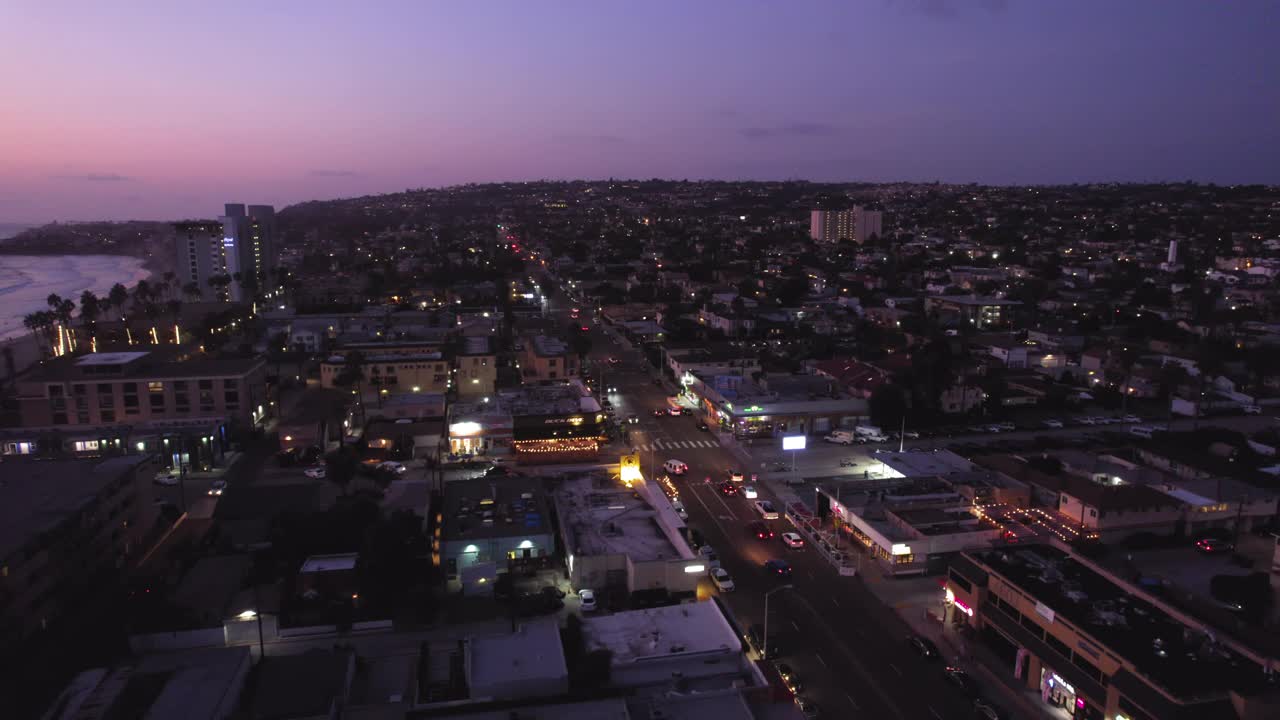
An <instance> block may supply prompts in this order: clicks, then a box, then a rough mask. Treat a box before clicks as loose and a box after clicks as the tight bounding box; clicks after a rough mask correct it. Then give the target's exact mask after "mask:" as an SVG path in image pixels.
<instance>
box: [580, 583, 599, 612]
mask: <svg viewBox="0 0 1280 720" xmlns="http://www.w3.org/2000/svg"><path fill="white" fill-rule="evenodd" d="M578 600H579V602H580V603H581V605H580V607H581V608H582V612H591V611H592V610H595V609H596V594H595V592H594V591H592V590H588V589H586V588H583V589H581V590H579V591H578Z"/></svg>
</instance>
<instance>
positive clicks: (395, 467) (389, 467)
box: [378, 460, 409, 475]
mask: <svg viewBox="0 0 1280 720" xmlns="http://www.w3.org/2000/svg"><path fill="white" fill-rule="evenodd" d="M378 469H379V470H386V471H387V472H393V473H395V474H397V475H399V474H401V473H404V472H407V471H408V470H409V468H407V467H405V466H404V463H401V462H396V461H394V460H387V461H385V462H380V463H378Z"/></svg>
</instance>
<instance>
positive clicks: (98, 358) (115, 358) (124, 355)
mask: <svg viewBox="0 0 1280 720" xmlns="http://www.w3.org/2000/svg"><path fill="white" fill-rule="evenodd" d="M149 354H150V353H146V352H104V353H90V354H88V355H85V356H83V357H81V358H80V359H79V360H76V365H79V366H81V367H84V366H87V365H124V364H125V363H131V362H133V361H134V360H137V359H139V358H144V357H146V356H147V355H149Z"/></svg>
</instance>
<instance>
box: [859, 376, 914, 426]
mask: <svg viewBox="0 0 1280 720" xmlns="http://www.w3.org/2000/svg"><path fill="white" fill-rule="evenodd" d="M867 410H868V412H869V413H870V414H871V424H872V425H875V426H877V427H881V428H896V427H898V426H899V425H901V424H902V418H903V417H904V416H905V415H906V412H907V396H906V393H905V392H903V390H902V388H901V387H899V386H897V385H895V384H893V383H884V384H882V385H881V386H880V387H878V388H876V389H875V391H873V392H872V393H871V398H870V399H869V400H868V401H867Z"/></svg>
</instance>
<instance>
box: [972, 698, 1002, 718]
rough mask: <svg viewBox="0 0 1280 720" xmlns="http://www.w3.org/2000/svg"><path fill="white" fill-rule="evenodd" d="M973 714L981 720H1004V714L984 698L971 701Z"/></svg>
mask: <svg viewBox="0 0 1280 720" xmlns="http://www.w3.org/2000/svg"><path fill="white" fill-rule="evenodd" d="M973 714H974V715H975V716H976V717H978V718H980V719H981V720H1004V714H1003V713H1001V712H1000V708H998V707H996V706H995V705H993V704H992V703H991V701H990V700H988V699H986V698H978V699H977V700H974V701H973Z"/></svg>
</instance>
